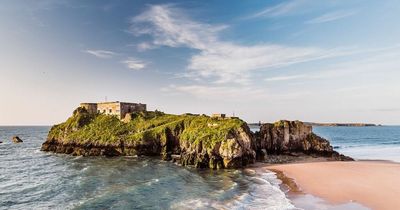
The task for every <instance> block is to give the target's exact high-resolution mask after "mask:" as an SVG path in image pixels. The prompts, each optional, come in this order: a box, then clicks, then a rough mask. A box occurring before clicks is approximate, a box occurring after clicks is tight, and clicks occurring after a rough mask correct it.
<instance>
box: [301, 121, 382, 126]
mask: <svg viewBox="0 0 400 210" xmlns="http://www.w3.org/2000/svg"><path fill="white" fill-rule="evenodd" d="M304 123H305V124H307V125H311V126H327V127H373V126H382V125H380V124H372V123H315V122H304Z"/></svg>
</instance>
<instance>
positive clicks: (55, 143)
mask: <svg viewBox="0 0 400 210" xmlns="http://www.w3.org/2000/svg"><path fill="white" fill-rule="evenodd" d="M140 115H141V114H135V115H131V116H130V117H128V118H125V119H124V120H123V123H121V122H120V121H119V120H116V119H113V117H112V116H104V115H91V114H89V113H88V112H86V111H85V110H84V109H77V110H76V111H74V113H73V116H72V117H70V118H69V119H68V120H67V121H66V122H65V123H62V124H60V125H55V126H53V127H52V128H51V130H50V132H49V135H48V139H47V141H46V142H44V143H43V145H42V148H41V149H42V150H43V151H52V152H56V153H66V154H71V155H80V156H99V155H102V156H133V155H139V156H140V155H146V156H161V158H162V159H163V160H167V161H170V160H173V161H175V162H178V163H180V164H181V165H193V166H195V167H197V168H213V169H214V168H215V169H216V168H239V167H243V166H246V165H248V164H251V163H253V162H254V161H255V158H256V153H255V144H254V136H253V134H252V133H251V131H250V129H249V128H248V126H247V124H246V123H245V122H243V121H242V120H240V119H221V120H217V119H212V118H210V117H208V116H196V115H168V114H160V113H158V114H155V113H147V114H146V113H144V116H143V117H141V118H140ZM138 117H139V118H138ZM210 124H212V125H213V126H209V125H210ZM105 125H106V126H105ZM135 127H138V128H140V129H135ZM114 128H118V130H117V129H114ZM102 133H105V134H106V135H107V136H108V139H110V140H108V139H105V140H101V139H103V138H104V135H102ZM86 136H90V139H88V138H87V137H86ZM177 157H179V158H177Z"/></svg>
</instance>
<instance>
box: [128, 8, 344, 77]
mask: <svg viewBox="0 0 400 210" xmlns="http://www.w3.org/2000/svg"><path fill="white" fill-rule="evenodd" d="M225 28H227V26H224V25H210V24H206V23H200V22H197V21H194V20H192V19H190V18H189V17H188V16H187V15H186V14H185V13H184V12H182V11H181V10H179V9H177V8H174V7H172V6H170V5H155V6H150V7H149V8H148V9H147V10H146V11H144V12H143V13H142V14H140V15H138V16H136V17H134V18H132V25H131V28H130V31H131V32H132V33H133V34H135V35H150V36H152V37H153V42H152V43H151V44H152V45H155V46H168V47H188V48H191V49H195V50H198V52H197V53H195V54H194V55H193V56H192V57H191V58H190V59H189V65H188V67H187V70H188V72H185V73H184V75H186V76H189V77H191V78H195V79H199V78H200V79H206V80H207V81H212V82H213V83H218V84H222V83H229V82H233V83H241V84H245V83H246V82H248V79H249V77H250V73H251V72H252V71H255V70H266V69H270V68H275V67H282V66H286V65H291V64H295V63H300V62H306V61H310V60H315V59H323V58H327V57H332V56H336V55H337V54H338V53H341V52H336V51H325V50H322V49H318V48H313V47H290V46H283V45H274V44H258V45H251V46H246V45H239V44H235V43H232V42H227V41H222V40H220V38H219V32H221V30H223V29H225Z"/></svg>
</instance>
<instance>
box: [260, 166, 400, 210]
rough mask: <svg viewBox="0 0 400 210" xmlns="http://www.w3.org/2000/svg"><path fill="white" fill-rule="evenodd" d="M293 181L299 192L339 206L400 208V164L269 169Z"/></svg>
mask: <svg viewBox="0 0 400 210" xmlns="http://www.w3.org/2000/svg"><path fill="white" fill-rule="evenodd" d="M266 168H267V169H270V170H277V171H281V172H283V173H284V174H285V175H286V176H287V177H289V178H292V179H293V180H294V181H295V182H296V184H297V186H298V187H299V188H300V190H301V191H302V192H304V193H309V194H312V195H315V196H318V197H321V198H323V199H325V200H327V201H328V202H331V203H335V204H340V203H348V202H351V201H353V202H357V203H360V204H362V205H364V206H366V207H368V208H371V209H376V210H392V209H396V208H399V206H400V199H399V197H398V195H400V164H398V163H392V162H384V161H354V162H314V163H294V164H282V165H273V166H267V167H266Z"/></svg>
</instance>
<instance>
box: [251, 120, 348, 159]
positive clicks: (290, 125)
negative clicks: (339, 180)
mask: <svg viewBox="0 0 400 210" xmlns="http://www.w3.org/2000/svg"><path fill="white" fill-rule="evenodd" d="M257 149H258V151H260V152H262V151H264V153H265V152H266V153H267V154H275V155H280V154H295V153H302V154H306V155H315V156H323V157H329V158H331V159H332V160H352V159H351V158H350V157H346V156H344V155H340V154H339V153H337V152H336V151H334V150H333V148H332V146H331V145H330V143H329V141H328V140H326V139H324V138H321V137H319V136H317V135H316V134H314V133H313V132H312V127H311V126H310V125H306V124H305V123H303V122H300V121H284V120H282V121H278V122H276V123H273V124H272V123H266V124H263V125H261V128H260V132H259V133H257Z"/></svg>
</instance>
